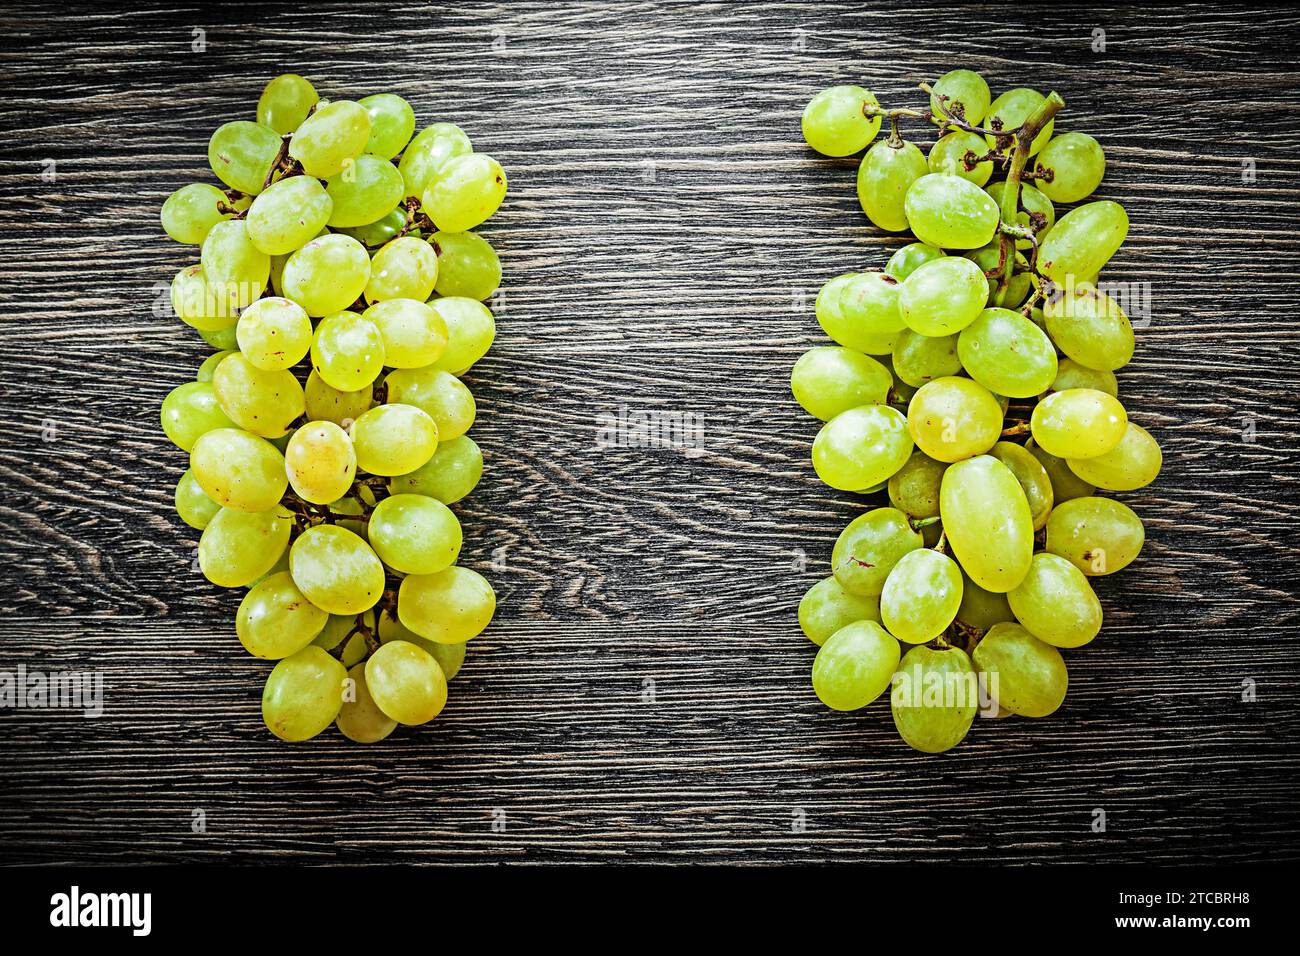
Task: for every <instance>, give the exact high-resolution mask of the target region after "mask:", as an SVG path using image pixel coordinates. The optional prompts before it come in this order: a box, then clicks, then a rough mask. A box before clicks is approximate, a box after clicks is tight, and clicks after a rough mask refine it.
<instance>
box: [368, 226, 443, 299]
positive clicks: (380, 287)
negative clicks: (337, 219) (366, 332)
mask: <svg viewBox="0 0 1300 956" xmlns="http://www.w3.org/2000/svg"><path fill="white" fill-rule="evenodd" d="M437 279H438V255H437V253H435V252H434V251H433V246H431V245H429V244H428V243H427V242H425V241H424V240H423V239H417V238H416V237H415V236H402V237H400V238H398V239H394V240H393V241H392V242H390V243H388V244H387V245H386V246H384V247H383V248H382V249H380V250H379V251H378V252H376V253H375V256H374V258H373V259H371V260H370V282H369V283H368V284H367V285H366V301H367V302H385V301H387V300H389V299H417V300H419V301H420V302H421V303H423V302H424V301H425V300H426V299H427V298H429V296H431V295H433V286H434V283H435V282H436V281H437Z"/></svg>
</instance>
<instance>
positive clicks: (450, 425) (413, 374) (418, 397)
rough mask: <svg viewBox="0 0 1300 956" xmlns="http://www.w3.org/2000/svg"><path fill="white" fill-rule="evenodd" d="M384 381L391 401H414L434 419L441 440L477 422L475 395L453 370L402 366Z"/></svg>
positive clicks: (455, 434)
mask: <svg viewBox="0 0 1300 956" xmlns="http://www.w3.org/2000/svg"><path fill="white" fill-rule="evenodd" d="M384 382H385V384H386V385H387V386H388V401H389V402H391V403H394V404H401V405H414V406H415V407H416V408H419V409H421V410H423V411H424V412H425V413H426V414H428V416H429V417H430V418H432V419H433V420H434V423H435V424H436V425H437V426H438V440H439V441H450V440H451V439H453V438H458V437H460V436H461V435H463V434H465V433H466V432H467V431H469V429H470V426H471V425H473V424H474V416H475V414H476V409H475V404H474V395H473V393H471V392H470V390H469V389H468V388H467V387H466V386H465V384H464V383H463V382H462V381H461V380H460V379H458V378H457V377H456V376H454V375H452V374H451V373H450V372H445V371H443V370H442V369H440V368H433V367H430V366H426V367H425V368H400V369H394V370H393V371H392V372H389V373H388V377H387V378H386V379H385V380H384ZM416 467H418V466H416Z"/></svg>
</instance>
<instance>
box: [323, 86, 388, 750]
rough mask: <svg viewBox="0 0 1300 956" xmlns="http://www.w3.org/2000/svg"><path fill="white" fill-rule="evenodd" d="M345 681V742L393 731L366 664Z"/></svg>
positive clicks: (368, 740) (341, 721) (374, 739)
mask: <svg viewBox="0 0 1300 956" xmlns="http://www.w3.org/2000/svg"><path fill="white" fill-rule="evenodd" d="M363 102H364V101H363ZM348 680H350V681H351V682H352V683H351V685H350V686H351V690H352V693H351V694H347V693H345V694H344V695H343V706H342V707H341V708H339V715H338V717H337V718H336V719H335V721H334V723H335V724H336V725H337V726H338V728H339V733H341V734H342V735H343V736H344V737H346V738H348V740H355V741H356V742H357V743H359V744H373V743H378V742H379V741H381V740H383V739H384V738H385V737H387V736H388V735H389V734H391V733H392V732H393V731H394V730H395V729H396V727H397V721H395V720H393V718H391V717H389V716H388V715H387V714H385V713H384V712H383V711H382V710H380V709H379V705H378V704H377V703H375V698H374V697H373V696H372V695H371V693H370V687H369V685H368V684H367V683H366V665H365V664H353V665H352V667H351V669H350V670H349V671H348Z"/></svg>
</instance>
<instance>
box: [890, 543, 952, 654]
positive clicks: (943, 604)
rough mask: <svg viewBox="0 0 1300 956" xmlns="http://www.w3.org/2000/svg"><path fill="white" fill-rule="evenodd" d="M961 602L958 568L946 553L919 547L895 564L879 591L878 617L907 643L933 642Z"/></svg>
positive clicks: (896, 635)
mask: <svg viewBox="0 0 1300 956" xmlns="http://www.w3.org/2000/svg"><path fill="white" fill-rule="evenodd" d="M960 605H961V568H959V567H957V562H956V561H954V560H953V559H952V558H950V557H948V556H947V555H946V554H940V553H939V552H938V551H931V550H930V549H929V548H918V549H917V550H915V551H909V552H908V553H907V554H905V555H903V557H902V558H900V559H899V561H898V563H897V564H895V565H894V569H893V570H892V571H890V572H889V577H888V578H886V579H885V589H884V590H883V591H882V592H881V594H880V620H881V623H883V624H884V625H885V629H886V630H887V631H889V633H890V634H892V635H894V637H896V638H898V639H899V640H900V641H905V642H907V643H908V644H924V643H925V642H927V641H932V640H934V639H935V638H936V637H938V636H939V635H940V634H942V633H943V632H944V631H945V630H947V628H948V625H949V624H951V623H952V621H953V618H955V617H956V616H957V608H958V607H959V606H960Z"/></svg>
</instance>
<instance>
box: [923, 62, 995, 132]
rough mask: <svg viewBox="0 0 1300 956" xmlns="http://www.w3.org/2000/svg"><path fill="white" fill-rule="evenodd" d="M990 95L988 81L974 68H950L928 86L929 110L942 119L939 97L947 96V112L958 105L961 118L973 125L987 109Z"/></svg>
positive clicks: (952, 110) (942, 113)
mask: <svg viewBox="0 0 1300 956" xmlns="http://www.w3.org/2000/svg"><path fill="white" fill-rule="evenodd" d="M990 95H991V94H990V93H989V85H988V83H986V82H985V81H984V77H982V76H980V75H979V74H978V73H976V72H975V71H974V70H950V71H949V72H947V73H945V74H944V75H943V76H941V77H939V79H938V80H937V81H936V82H935V84H934V85H933V86H932V87H930V112H931V113H932V114H933V115H935V116H937V117H939V118H940V119H943V117H944V112H943V110H941V109H940V104H941V102H943V101H942V100H941V97H947V101H946V103H945V104H944V105H946V106H947V108H948V112H949V113H953V112H956V109H957V108H958V107H960V109H961V114H962V118H963V119H964V120H965V121H966V122H967V123H970V124H971V125H972V126H975V125H978V124H979V121H980V120H982V119H983V118H984V117H985V115H986V114H987V113H988V111H989V99H990Z"/></svg>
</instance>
